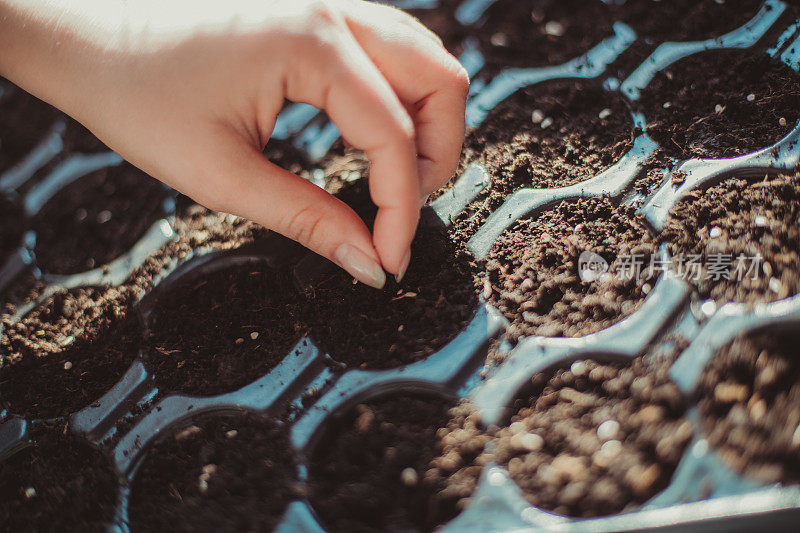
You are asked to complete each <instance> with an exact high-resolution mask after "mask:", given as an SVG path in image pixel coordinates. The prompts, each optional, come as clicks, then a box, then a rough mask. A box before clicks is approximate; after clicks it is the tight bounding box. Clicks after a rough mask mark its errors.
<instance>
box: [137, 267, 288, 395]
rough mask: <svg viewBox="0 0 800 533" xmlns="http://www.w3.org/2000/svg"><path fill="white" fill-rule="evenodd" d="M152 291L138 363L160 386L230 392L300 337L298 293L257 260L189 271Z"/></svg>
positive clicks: (269, 366)
mask: <svg viewBox="0 0 800 533" xmlns="http://www.w3.org/2000/svg"><path fill="white" fill-rule="evenodd" d="M163 290H164V292H163V293H159V294H158V295H157V296H156V300H155V304H154V309H153V312H152V315H151V317H150V319H149V322H150V328H151V334H150V339H149V342H148V345H149V347H148V350H147V353H146V356H145V365H146V366H147V368H148V369H150V370H151V371H152V372H153V374H154V378H155V380H156V383H157V384H158V386H159V388H163V389H165V390H169V391H174V392H183V393H187V394H195V395H201V396H210V395H215V394H221V393H224V392H231V391H233V390H236V389H238V388H240V387H243V386H244V385H247V384H248V383H251V382H253V381H255V380H256V379H258V378H259V377H261V376H263V375H264V374H266V373H267V372H269V371H270V370H272V369H273V368H274V367H275V366H276V365H277V364H278V363H280V362H281V360H283V358H284V357H286V356H287V355H289V353H290V352H291V350H292V348H293V347H294V345H295V344H296V343H297V342H298V341H299V340H300V338H301V337H302V335H303V331H302V328H301V326H300V323H299V321H298V309H297V308H298V303H299V299H300V298H299V296H298V295H297V294H296V293H295V292H294V291H293V290H292V288H291V282H290V281H289V280H288V279H286V275H285V274H282V273H280V272H278V271H275V270H273V269H271V268H269V267H267V266H266V265H264V264H259V263H251V264H244V265H238V266H231V267H226V268H223V269H221V270H217V271H214V272H211V273H209V274H199V275H198V274H189V275H188V276H187V277H186V278H183V279H179V280H178V281H177V282H176V283H175V285H172V286H169V287H164V288H163Z"/></svg>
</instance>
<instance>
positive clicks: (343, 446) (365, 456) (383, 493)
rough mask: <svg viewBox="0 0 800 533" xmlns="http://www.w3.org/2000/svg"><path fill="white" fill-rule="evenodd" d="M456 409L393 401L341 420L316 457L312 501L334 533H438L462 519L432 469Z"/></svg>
mask: <svg viewBox="0 0 800 533" xmlns="http://www.w3.org/2000/svg"><path fill="white" fill-rule="evenodd" d="M451 406H452V402H450V401H448V400H443V399H440V398H436V397H426V396H411V395H403V396H393V397H389V398H382V399H378V400H373V401H369V402H365V403H362V404H360V405H358V406H356V407H355V408H353V409H351V410H350V411H348V412H347V413H345V414H344V415H343V416H342V418H340V419H338V420H334V421H333V422H332V423H333V424H334V427H333V428H332V429H331V430H329V433H327V434H326V435H324V436H323V440H321V441H320V444H319V445H318V446H317V449H316V450H315V451H314V452H313V455H312V458H311V465H310V468H309V492H310V494H309V498H310V500H311V503H312V505H313V507H314V509H315V510H316V511H317V513H318V514H319V516H320V518H321V521H322V523H323V526H324V527H326V528H328V530H330V531H348V532H350V531H363V532H367V531H374V532H378V531H433V530H434V529H435V528H436V527H438V526H440V525H442V524H444V523H446V522H448V521H449V520H450V519H452V518H453V517H455V515H456V514H457V513H456V507H455V500H454V499H453V498H448V497H445V496H443V495H441V494H439V492H440V491H441V490H442V489H443V488H444V480H443V478H442V477H441V475H440V473H439V471H438V470H436V469H431V467H430V464H429V463H430V461H431V460H432V459H433V458H434V457H435V456H436V455H437V432H438V431H439V429H440V428H442V427H444V425H445V424H446V423H447V421H448V418H449V415H448V410H449V409H450V407H451Z"/></svg>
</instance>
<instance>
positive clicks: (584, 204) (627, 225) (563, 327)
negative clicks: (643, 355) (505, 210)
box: [478, 198, 658, 338]
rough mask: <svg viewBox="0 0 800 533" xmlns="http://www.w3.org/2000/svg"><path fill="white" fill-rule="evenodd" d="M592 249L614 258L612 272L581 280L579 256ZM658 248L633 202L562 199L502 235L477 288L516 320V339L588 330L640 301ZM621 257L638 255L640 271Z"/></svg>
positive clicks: (626, 312)
mask: <svg viewBox="0 0 800 533" xmlns="http://www.w3.org/2000/svg"><path fill="white" fill-rule="evenodd" d="M587 250H588V251H591V252H594V253H595V254H599V255H600V256H602V257H603V259H605V260H606V261H607V262H608V264H609V266H610V268H609V270H608V274H609V276H606V277H605V278H601V279H598V280H595V281H589V282H585V281H582V280H581V279H580V277H579V272H578V266H579V265H578V262H579V256H580V254H581V253H582V252H584V251H587ZM654 253H655V245H654V243H653V240H652V239H651V237H650V235H649V234H648V232H647V229H646V226H645V223H644V219H643V218H642V217H641V216H640V215H637V214H635V212H634V209H633V208H632V207H629V206H620V207H615V206H614V205H613V204H612V203H611V201H610V200H608V199H607V198H587V199H582V200H579V201H577V202H574V203H570V202H562V203H561V204H559V205H558V206H557V207H556V208H555V209H553V210H551V211H548V212H545V213H543V214H542V215H541V216H539V217H534V218H528V219H522V220H519V221H517V222H516V223H515V224H514V225H513V226H511V228H509V229H508V230H506V231H505V233H503V234H502V235H501V236H500V237H499V239H498V240H497V242H496V243H495V246H494V248H493V249H492V251H491V252H490V253H489V255H488V256H487V258H486V259H485V261H484V266H485V273H484V276H483V278H482V279H481V280H479V281H478V285H479V287H478V289H479V290H482V291H483V295H484V298H486V299H487V301H488V302H489V303H491V304H492V305H494V306H495V307H497V308H498V309H499V310H500V311H502V312H503V314H504V315H505V316H506V317H507V318H508V319H509V320H510V321H511V322H512V326H511V329H510V332H509V333H510V335H511V337H512V338H519V337H520V336H527V335H544V336H548V337H558V336H561V337H576V336H582V335H587V334H589V333H594V332H596V331H599V330H601V329H603V328H606V327H608V326H610V325H612V324H614V323H616V322H618V321H619V320H621V319H623V318H624V317H626V316H628V315H630V314H631V313H633V312H634V311H635V310H636V309H637V308H638V307H639V306H640V305H641V304H642V302H643V301H644V299H645V296H646V295H647V293H648V292H649V290H650V289H651V288H652V286H653V284H654V282H655V279H652V278H654V277H655V276H657V275H658V272H654V273H653V275H652V276H651V275H649V274H650V273H649V272H647V270H648V267H649V265H650V258H651V257H652V256H653V255H654ZM622 256H630V257H636V258H637V262H638V263H639V264H640V265H642V268H641V272H640V275H639V276H638V277H637V275H636V272H635V270H636V269H635V267H634V266H633V265H632V264H631V263H630V262H628V263H624V262H623V261H625V260H624V259H623V258H622Z"/></svg>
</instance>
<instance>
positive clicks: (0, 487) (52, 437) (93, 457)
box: [0, 425, 119, 533]
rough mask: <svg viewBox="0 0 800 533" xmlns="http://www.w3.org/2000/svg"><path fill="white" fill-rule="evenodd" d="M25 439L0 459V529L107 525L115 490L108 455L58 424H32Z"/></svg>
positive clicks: (89, 528) (104, 528) (71, 528)
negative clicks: (28, 442) (26, 443)
mask: <svg viewBox="0 0 800 533" xmlns="http://www.w3.org/2000/svg"><path fill="white" fill-rule="evenodd" d="M31 439H32V442H33V444H32V445H31V446H29V447H27V448H25V449H23V450H22V451H19V452H17V453H16V454H14V455H13V456H11V457H10V458H8V459H5V460H3V461H2V462H0V524H2V525H3V529H5V530H7V531H53V530H62V531H87V532H98V533H99V532H104V531H107V530H108V527H109V526H110V525H111V522H112V520H113V518H114V513H115V511H116V506H117V498H118V496H119V488H118V481H117V476H116V474H115V473H114V470H113V469H112V467H111V464H109V462H108V460H107V459H106V458H105V457H104V456H103V454H102V453H100V451H99V450H97V449H96V448H94V447H92V446H91V445H90V444H89V443H88V442H86V441H84V440H83V439H82V438H80V437H77V436H74V435H72V434H70V433H68V432H67V428H65V427H64V426H63V425H59V426H58V427H54V428H44V427H39V428H36V429H34V430H32V431H31Z"/></svg>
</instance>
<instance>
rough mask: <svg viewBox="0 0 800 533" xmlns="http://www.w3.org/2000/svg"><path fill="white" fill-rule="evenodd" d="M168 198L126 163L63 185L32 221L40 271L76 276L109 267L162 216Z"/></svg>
mask: <svg viewBox="0 0 800 533" xmlns="http://www.w3.org/2000/svg"><path fill="white" fill-rule="evenodd" d="M168 195H169V192H168V190H167V189H166V188H165V187H164V186H163V185H162V184H161V183H159V182H158V181H156V180H154V179H153V178H151V177H149V176H147V175H146V174H144V173H143V172H141V171H139V170H137V169H136V168H135V167H133V166H131V165H128V164H123V165H121V166H117V167H108V168H104V169H102V170H98V171H96V172H93V173H91V174H88V175H86V176H84V177H82V178H80V179H78V180H77V181H75V182H74V183H71V184H69V185H67V186H66V187H64V188H63V189H62V190H60V191H59V192H58V193H56V194H55V195H54V196H53V197H52V198H51V199H50V200H49V201H48V202H47V203H46V204H45V206H44V207H43V208H42V209H41V210H40V211H39V213H37V214H36V216H35V217H34V219H33V228H34V230H35V231H36V248H35V253H36V260H37V263H38V265H39V267H40V268H41V269H42V271H44V272H45V273H47V274H75V273H78V272H84V271H87V270H91V269H93V268H96V267H99V266H102V265H105V264H107V263H109V262H110V261H112V260H114V259H116V258H117V257H119V256H121V255H123V254H124V253H126V252H127V251H129V250H130V248H131V247H132V246H133V245H134V244H135V243H136V241H138V240H139V239H140V238H141V237H142V236H143V235H144V234H145V232H146V231H147V230H148V229H149V228H150V226H152V225H153V223H155V222H156V221H157V220H158V219H159V218H161V217H163V216H164V214H165V210H164V201H165V200H166V199H167V197H168Z"/></svg>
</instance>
